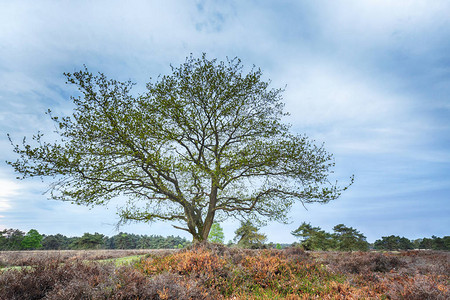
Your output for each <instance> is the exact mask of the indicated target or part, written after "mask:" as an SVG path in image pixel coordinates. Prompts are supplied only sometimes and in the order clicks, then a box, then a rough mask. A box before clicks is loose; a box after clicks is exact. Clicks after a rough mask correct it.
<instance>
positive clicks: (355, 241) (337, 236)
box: [333, 224, 369, 251]
mask: <svg viewBox="0 0 450 300" xmlns="http://www.w3.org/2000/svg"><path fill="white" fill-rule="evenodd" d="M333 230H334V234H333V238H334V240H335V244H336V247H337V249H338V250H341V251H353V250H360V251H367V250H368V249H369V243H367V241H366V237H365V236H364V235H363V234H362V233H360V232H359V231H358V230H356V229H354V228H352V227H347V226H345V225H344V224H338V225H336V226H334V227H333Z"/></svg>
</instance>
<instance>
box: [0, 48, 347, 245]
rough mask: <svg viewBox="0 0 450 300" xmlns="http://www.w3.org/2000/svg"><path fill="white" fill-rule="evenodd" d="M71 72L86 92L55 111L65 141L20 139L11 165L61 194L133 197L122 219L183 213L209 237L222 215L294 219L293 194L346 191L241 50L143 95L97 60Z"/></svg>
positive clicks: (196, 64)
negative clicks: (98, 69) (70, 107)
mask: <svg viewBox="0 0 450 300" xmlns="http://www.w3.org/2000/svg"><path fill="white" fill-rule="evenodd" d="M65 75H66V76H67V81H68V83H70V84H73V85H75V86H77V87H78V89H79V91H80V96H79V97H73V98H72V100H73V102H74V112H73V114H72V115H71V116H65V117H62V118H60V117H57V116H53V115H52V113H51V111H50V110H49V112H48V113H49V115H50V117H51V119H52V120H53V121H54V122H55V126H56V128H57V133H58V134H59V135H60V137H61V139H60V140H59V141H56V142H52V143H49V142H47V141H45V137H44V134H42V133H38V134H37V135H35V136H34V137H33V139H32V140H33V142H32V143H29V142H28V141H27V140H26V139H24V140H23V145H22V146H20V145H14V143H13V141H12V139H11V138H10V140H11V143H12V144H13V147H14V151H15V152H16V153H17V154H18V155H19V159H18V160H17V161H15V162H11V161H10V162H8V163H9V164H10V165H11V166H12V167H13V168H14V169H15V170H16V172H18V173H20V174H22V175H23V178H27V177H33V176H41V177H43V176H49V177H51V178H55V177H58V178H61V180H58V181H57V182H55V183H54V184H52V185H51V187H52V189H51V197H52V198H53V199H59V200H67V201H71V202H72V203H76V204H80V205H88V206H93V205H106V204H107V203H108V202H109V201H110V200H111V199H112V198H114V197H117V196H119V195H126V196H128V197H129V198H130V201H129V202H128V204H127V205H125V206H123V207H119V208H118V209H119V214H120V216H121V222H122V223H126V222H130V221H136V222H139V221H144V222H152V221H157V220H162V221H175V222H177V223H181V224H183V225H182V227H180V226H178V225H177V226H174V227H176V228H178V229H182V230H186V231H188V232H189V233H190V234H192V236H193V238H194V240H198V241H201V240H206V239H207V237H208V235H209V231H210V228H211V226H212V224H213V221H214V219H215V217H216V215H220V216H221V217H226V216H233V217H237V218H239V219H242V218H243V217H257V218H260V219H265V220H276V221H286V213H287V211H289V209H290V208H291V206H292V204H293V203H294V201H300V202H301V203H302V204H307V203H313V202H320V203H327V202H329V201H331V200H334V199H336V198H337V197H339V195H340V193H341V191H342V190H345V189H346V187H345V188H340V187H338V186H337V185H333V184H330V180H329V179H328V175H329V174H330V173H331V172H332V170H331V169H332V168H333V166H334V163H333V159H332V155H331V154H329V153H327V152H326V151H325V150H324V149H323V147H318V146H316V145H315V144H314V143H313V142H311V141H310V140H309V139H308V138H307V137H305V136H301V135H295V134H292V133H290V131H289V126H288V125H286V124H284V123H282V122H281V119H282V117H283V116H284V115H285V113H284V112H283V103H282V97H281V93H282V90H281V89H273V88H270V87H269V82H266V81H264V80H263V79H262V72H261V70H259V69H257V68H252V69H251V70H250V71H249V72H248V73H244V72H243V66H242V64H241V62H240V60H239V59H232V60H228V61H227V62H218V61H216V60H215V59H213V60H208V59H207V58H206V55H203V56H202V57H201V58H194V57H192V56H191V57H189V58H187V59H186V62H185V63H184V64H182V65H180V66H179V67H178V68H176V67H173V68H172V74H171V75H166V76H162V77H158V79H157V80H156V81H155V82H150V83H148V84H147V88H148V92H147V93H145V94H142V95H138V96H134V95H132V94H131V88H132V86H133V84H132V83H131V82H118V81H116V80H109V79H107V78H106V76H105V75H103V74H99V75H98V76H95V75H93V74H92V73H90V72H88V70H87V69H85V70H83V71H79V72H75V73H73V74H70V73H69V74H65ZM249 187H251V188H249Z"/></svg>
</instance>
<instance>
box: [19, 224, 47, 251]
mask: <svg viewBox="0 0 450 300" xmlns="http://www.w3.org/2000/svg"><path fill="white" fill-rule="evenodd" d="M42 239H43V237H42V235H41V234H39V232H38V231H37V230H36V229H31V230H30V231H28V233H27V234H26V235H25V236H24V238H23V240H22V242H21V246H22V247H21V248H22V249H26V250H31V249H40V248H42Z"/></svg>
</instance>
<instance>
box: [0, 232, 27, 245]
mask: <svg viewBox="0 0 450 300" xmlns="http://www.w3.org/2000/svg"><path fill="white" fill-rule="evenodd" d="M24 234H25V232H23V231H20V230H19V229H12V228H11V229H4V230H2V231H0V249H1V250H20V249H22V241H23V239H24Z"/></svg>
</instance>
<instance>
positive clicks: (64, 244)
mask: <svg viewBox="0 0 450 300" xmlns="http://www.w3.org/2000/svg"><path fill="white" fill-rule="evenodd" d="M69 244H70V243H69V238H68V237H66V236H64V235H62V234H59V233H58V234H56V235H46V236H44V239H43V240H42V247H43V248H44V249H45V250H63V249H68V248H69Z"/></svg>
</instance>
